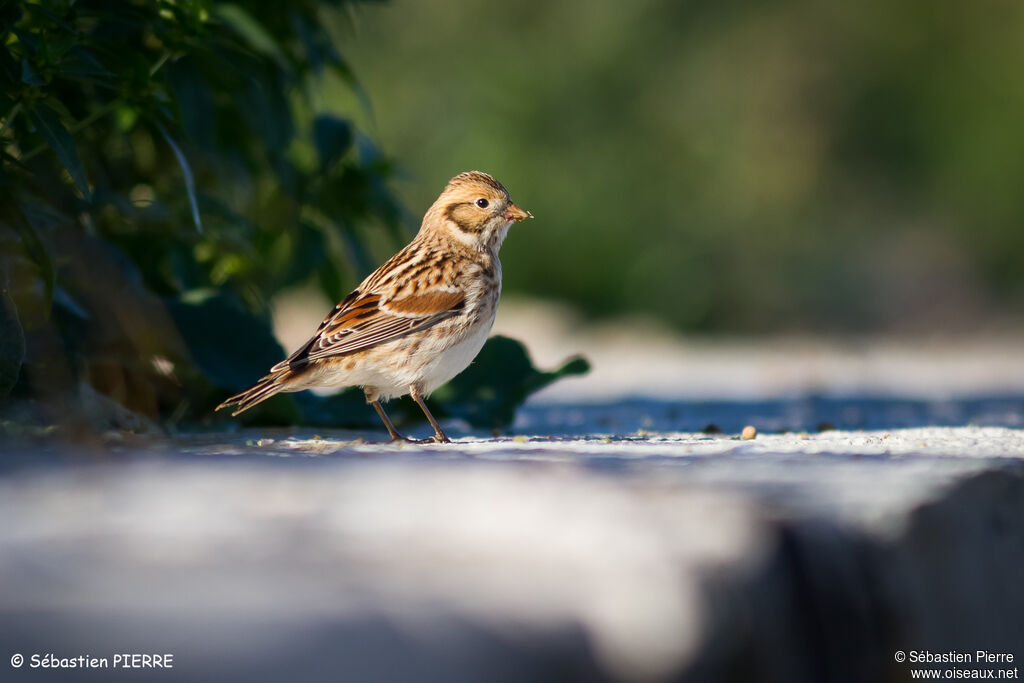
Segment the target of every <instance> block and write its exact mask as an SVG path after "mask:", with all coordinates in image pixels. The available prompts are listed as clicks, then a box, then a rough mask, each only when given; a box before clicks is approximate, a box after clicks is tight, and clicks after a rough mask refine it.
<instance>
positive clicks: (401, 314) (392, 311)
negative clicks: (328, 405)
mask: <svg viewBox="0 0 1024 683" xmlns="http://www.w3.org/2000/svg"><path fill="white" fill-rule="evenodd" d="M464 304H465V294H463V293H462V292H460V291H458V290H456V289H455V288H453V287H444V286H434V287H431V288H427V289H426V290H425V291H422V293H416V294H409V295H406V296H401V297H399V298H393V299H385V298H384V296H383V295H382V294H379V293H366V294H364V293H362V292H360V291H359V290H356V291H355V292H352V293H351V294H349V295H348V296H347V297H345V299H344V300H343V301H342V302H341V303H339V304H338V305H337V306H335V307H334V310H333V311H332V312H331V314H330V315H328V316H327V317H326V318H325V319H324V321H323V322H322V323H320V327H319V328H318V329H317V332H316V334H315V335H313V338H312V339H310V340H309V341H308V342H306V343H305V344H303V345H302V347H301V348H299V350H298V351H296V352H295V353H293V354H292V355H291V356H289V357H288V358H287V359H286V360H283V361H281V362H280V363H278V364H277V365H275V366H274V367H273V368H271V370H270V371H271V372H275V371H277V370H283V369H284V368H285V367H288V366H290V367H295V366H296V365H304V364H306V363H308V362H309V361H312V360H317V359H319V358H326V357H328V356H342V355H346V354H350V353H354V352H356V351H362V350H363V349H368V348H370V347H372V346H378V345H380V344H384V343H386V342H389V341H392V340H394V339H398V338H399V337H404V336H406V335H408V334H412V333H413V332H416V331H418V330H422V329H426V328H428V327H431V326H433V325H436V324H437V323H439V322H441V321H442V320H446V319H447V318H450V317H451V316H453V315H455V314H456V313H458V312H459V311H460V310H462V307H463V305H464Z"/></svg>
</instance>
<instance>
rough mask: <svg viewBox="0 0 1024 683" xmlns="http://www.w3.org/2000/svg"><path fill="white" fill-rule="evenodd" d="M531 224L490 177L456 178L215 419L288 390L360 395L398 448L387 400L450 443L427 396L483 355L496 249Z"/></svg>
mask: <svg viewBox="0 0 1024 683" xmlns="http://www.w3.org/2000/svg"><path fill="white" fill-rule="evenodd" d="M532 217H533V216H532V215H531V214H530V213H529V212H527V211H523V210H522V209H520V208H519V207H518V206H516V205H515V204H513V203H512V200H511V199H510V198H509V195H508V191H507V190H505V187H504V186H503V185H502V184H501V183H499V182H498V181H497V180H495V179H494V178H492V177H491V176H489V175H487V174H486V173H481V172H480V171H469V172H467V173H460V174H459V175H457V176H455V177H454V178H452V179H451V181H449V183H448V185H447V186H446V187H445V189H444V191H443V192H442V193H441V196H440V197H438V198H437V201H435V202H434V204H433V205H432V206H431V207H430V208H429V209H428V210H427V213H426V215H425V216H424V217H423V224H422V225H421V226H420V230H419V232H418V233H417V234H416V237H415V238H413V240H412V242H410V243H409V244H408V245H407V246H406V247H405V248H404V249H402V250H401V251H399V252H398V253H397V254H395V255H394V256H392V257H391V258H390V259H388V261H387V262H386V263H385V264H384V265H382V266H381V267H380V268H378V269H377V270H376V271H374V272H373V273H372V274H370V276H369V277H367V278H366V279H365V280H363V282H362V283H361V284H360V285H359V286H358V287H357V288H356V289H355V291H353V292H352V293H351V294H349V295H348V296H347V297H345V299H344V300H342V301H341V303H339V304H338V305H337V306H335V307H334V310H333V311H332V312H331V313H330V315H328V316H327V317H326V318H325V319H324V321H323V322H322V323H320V327H319V328H317V331H316V334H314V335H313V337H312V338H311V339H310V340H309V341H308V342H306V343H305V344H303V345H302V346H301V347H299V349H297V350H296V351H295V353H293V354H292V355H290V356H289V357H288V358H286V359H285V360H283V361H281V362H280V363H278V364H277V365H275V366H274V367H272V368H270V372H269V373H268V374H267V375H266V376H265V377H263V378H262V379H261V380H260V381H259V382H257V383H256V384H255V385H254V386H253V387H251V388H249V389H247V390H245V391H243V392H242V393H240V394H238V395H236V396H232V397H231V398H229V399H228V400H226V401H224V403H222V404H220V405H219V406H217V410H220V409H221V408H227V407H229V406H235V407H236V409H235V411H234V412H233V413H232V415H238V414H239V413H241V412H242V411H244V410H248V409H249V408H251V407H253V406H254V405H256V404H257V403H260V402H261V401H264V400H266V399H268V398H270V397H271V396H273V395H274V394H277V393H279V392H282V391H285V392H287V391H302V390H303V389H309V388H312V387H321V386H337V387H346V386H359V387H362V388H363V391H364V392H365V394H366V401H367V402H368V403H370V404H371V405H372V406H373V407H374V409H375V410H376V411H377V414H378V415H379V416H380V418H381V421H382V422H383V423H384V426H385V427H386V428H387V430H388V433H389V434H390V435H391V438H392V440H396V439H401V438H402V436H401V435H400V434H399V433H398V432H397V431H396V430H395V427H394V425H393V424H392V423H391V420H390V419H388V416H387V413H385V412H384V408H383V407H382V406H381V404H380V401H381V399H384V400H387V399H390V398H394V397H396V396H402V395H404V394H410V395H411V396H412V397H413V399H414V400H415V401H416V403H418V404H419V406H420V408H421V409H422V410H423V412H424V414H425V415H426V417H427V419H428V420H429V421H430V424H431V426H432V427H433V428H434V436H433V437H432V438H431V439H428V441H434V442H447V441H448V440H449V439H448V437H447V436H446V435H445V433H444V431H443V430H442V429H441V427H440V426H439V425H438V424H437V421H436V420H435V419H434V416H433V415H431V414H430V411H429V410H428V409H427V406H426V405H425V404H424V403H423V396H426V395H428V394H429V393H430V392H431V391H433V390H434V389H436V388H437V387H439V386H440V385H441V384H443V383H445V382H447V381H448V380H450V379H451V378H452V377H454V376H455V375H457V374H458V373H460V372H462V371H463V370H464V369H465V368H466V367H467V366H468V365H469V363H470V362H471V361H472V360H473V358H474V357H475V356H476V354H477V353H478V352H479V351H480V348H481V347H482V346H483V343H484V341H485V340H486V339H487V335H488V333H489V332H490V329H491V325H492V324H493V323H494V315H495V313H496V312H497V308H498V298H499V297H500V296H501V262H500V261H499V260H498V250H499V249H500V248H501V244H502V242H503V241H504V240H505V235H506V234H507V232H508V229H509V227H510V226H511V225H512V223H515V222H518V221H522V220H525V219H527V218H532Z"/></svg>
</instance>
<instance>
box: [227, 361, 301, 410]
mask: <svg viewBox="0 0 1024 683" xmlns="http://www.w3.org/2000/svg"><path fill="white" fill-rule="evenodd" d="M289 374H290V372H289V371H287V370H285V371H283V372H274V373H271V374H269V375H267V376H266V377H264V378H263V379H261V380H260V381H259V382H256V384H254V385H253V386H251V387H249V388H248V389H246V390H245V391H243V392H242V393H240V394H235V395H234V396H232V397H231V398H229V399H228V400H226V401H224V402H223V403H221V404H220V405H219V406H217V408H216V409H215V410H221V409H222V408H228V407H230V406H237V407H236V409H235V410H234V411H233V412H232V413H231V416H232V417H234V416H236V415H238V414H239V413H242V412H245V411H246V410H249V408H252V407H253V406H254V405H256V404H257V403H262V402H263V401H266V400H267V399H268V398H270V397H271V396H273V395H275V394H277V393H279V392H281V391H283V390H284V389H285V386H286V384H285V381H284V380H285V379H287V376H288V375H289Z"/></svg>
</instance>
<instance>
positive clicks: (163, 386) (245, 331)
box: [0, 0, 408, 422]
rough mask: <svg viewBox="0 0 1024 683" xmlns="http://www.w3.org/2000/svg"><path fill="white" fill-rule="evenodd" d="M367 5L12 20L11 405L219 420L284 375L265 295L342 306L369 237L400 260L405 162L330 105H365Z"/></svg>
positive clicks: (7, 261) (90, 13) (1, 84)
mask: <svg viewBox="0 0 1024 683" xmlns="http://www.w3.org/2000/svg"><path fill="white" fill-rule="evenodd" d="M351 4H354V3H351V2H345V1H343V0H333V1H328V0H324V1H322V2H318V1H314V0H302V1H299V2H288V3H265V2H257V1H256V0H241V1H240V2H235V3H222V2H216V1H215V0H194V1H188V0H186V1H183V2H182V1H179V2H170V1H169V0H123V1H122V2H117V3H109V2H102V1H100V0H81V1H78V2H73V1H72V0H44V1H41V2H5V1H3V0H0V246H2V250H0V286H2V291H0V303H2V308H0V400H2V399H3V398H4V397H5V396H7V395H8V394H9V393H10V392H12V391H13V393H14V395H15V396H20V397H31V398H36V399H39V398H42V399H46V398H48V397H53V396H58V395H60V394H62V393H65V394H67V393H81V392H79V391H78V388H79V387H81V386H82V385H83V383H84V384H88V385H91V387H92V388H93V389H95V390H98V391H99V392H101V393H103V394H106V395H107V396H110V397H112V398H114V399H115V400H117V401H119V402H120V403H122V404H123V405H125V406H127V407H128V408H130V409H132V410H134V411H137V412H140V413H143V414H146V415H148V416H150V417H152V418H159V419H163V420H165V422H166V421H167V420H171V421H172V422H178V421H182V420H184V421H186V422H187V421H195V420H199V419H208V418H209V415H210V409H211V408H212V407H213V406H215V405H216V404H217V403H218V402H219V401H220V400H221V399H223V398H224V397H225V396H226V395H227V394H228V393H230V392H234V391H238V390H240V389H242V388H244V387H245V386H247V385H248V384H250V383H252V382H254V381H255V380H257V379H258V378H259V377H260V375H261V374H262V373H263V372H264V371H265V370H266V369H267V368H268V367H269V366H270V365H271V364H273V363H274V362H276V361H277V360H280V358H281V357H282V356H283V351H282V350H281V349H280V347H279V346H278V344H277V343H276V341H274V338H273V336H272V335H271V332H270V328H269V325H268V318H269V310H268V308H269V306H268V301H269V297H270V296H271V295H273V294H275V293H277V292H278V291H280V290H281V289H282V288H284V287H288V286H293V285H299V284H304V283H307V282H312V283H315V284H318V285H319V286H320V287H321V288H322V289H323V291H324V292H325V293H326V294H327V296H328V297H329V298H331V299H339V298H340V297H342V296H343V295H344V294H345V293H347V291H348V289H349V288H350V287H351V286H352V285H353V284H354V283H355V282H357V281H358V279H360V278H361V276H362V275H364V274H365V272H366V271H368V270H369V269H370V268H372V267H373V266H374V265H375V264H376V261H377V260H378V259H377V258H376V257H375V256H373V255H371V254H370V252H369V250H368V248H367V247H366V246H365V245H364V243H363V242H364V236H365V235H366V234H369V233H370V232H371V231H373V230H379V229H381V228H383V229H384V230H386V233H387V234H388V235H389V236H390V238H391V244H390V247H391V248H393V247H395V246H397V245H398V243H399V242H400V241H404V239H405V238H406V236H407V233H408V230H407V226H405V225H404V224H403V216H404V214H403V212H402V209H401V207H400V206H399V204H398V203H397V201H396V200H395V199H394V197H393V196H392V194H391V192H390V190H389V188H388V181H389V179H390V177H391V175H392V171H393V164H392V162H391V161H390V160H389V159H387V158H386V157H385V156H383V155H382V154H380V153H379V151H378V150H377V149H376V147H375V146H374V144H373V143H372V142H371V141H370V140H369V139H368V138H367V137H366V136H365V135H364V134H363V133H362V132H360V130H359V129H357V127H356V126H354V125H353V124H352V122H351V121H350V119H349V117H350V116H351V114H352V113H353V112H346V111H343V107H335V108H334V109H328V108H326V107H325V106H324V105H323V104H322V101H323V100H324V99H325V98H324V96H323V91H325V90H327V89H333V90H334V91H335V92H334V94H333V95H332V96H333V97H336V95H337V92H336V91H337V90H338V89H341V90H344V91H346V92H348V93H350V94H351V95H352V97H351V101H353V102H357V103H365V101H366V99H365V95H364V94H363V93H362V90H361V88H360V86H359V84H358V83H357V82H356V80H355V79H354V77H353V75H352V71H351V69H350V68H349V67H348V65H347V64H346V63H345V61H344V60H343V59H342V57H341V55H340V52H339V50H338V47H337V46H338V44H339V40H338V36H337V35H335V34H332V33H328V28H329V29H330V30H333V31H335V32H337V31H339V30H341V29H342V28H343V27H344V26H346V21H347V19H346V17H347V16H348V12H350V11H351V7H349V6H348V5H351ZM356 106H359V105H356ZM362 106H365V104H363V105H362ZM353 266H354V268H353ZM314 402H315V401H314ZM298 406H299V404H298V403H296V402H295V400H293V398H292V397H285V398H282V399H275V401H272V402H268V404H267V406H265V407H264V408H261V412H259V413H257V415H258V417H259V419H260V420H262V421H273V422H293V421H295V420H298V419H300V417H301V416H302V412H300V410H299V407H298ZM335 419H336V420H337V421H343V420H344V416H343V415H338V416H337V417H336V418H335Z"/></svg>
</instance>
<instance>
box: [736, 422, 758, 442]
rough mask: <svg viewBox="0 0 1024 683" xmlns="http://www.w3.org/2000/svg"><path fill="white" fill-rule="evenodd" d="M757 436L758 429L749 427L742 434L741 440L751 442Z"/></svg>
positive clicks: (752, 426)
mask: <svg viewBox="0 0 1024 683" xmlns="http://www.w3.org/2000/svg"><path fill="white" fill-rule="evenodd" d="M756 436H757V427H755V426H754V425H747V426H746V427H744V428H743V431H742V432H740V438H741V439H743V440H744V441H750V440H751V439H753V438H755V437H756Z"/></svg>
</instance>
